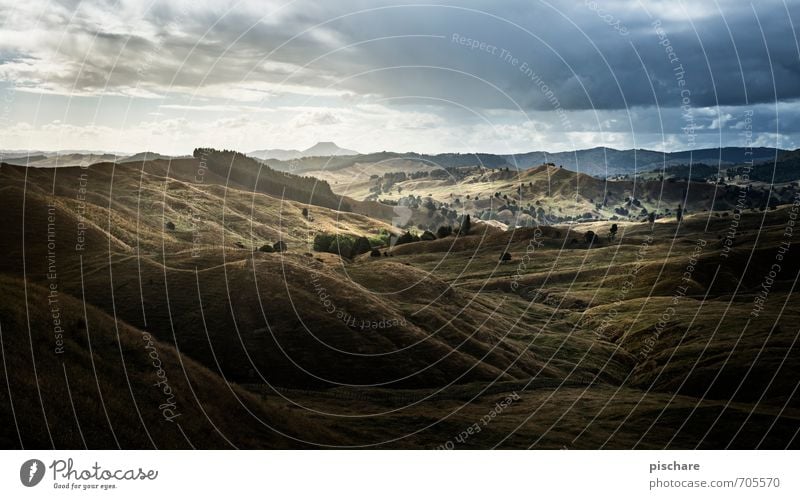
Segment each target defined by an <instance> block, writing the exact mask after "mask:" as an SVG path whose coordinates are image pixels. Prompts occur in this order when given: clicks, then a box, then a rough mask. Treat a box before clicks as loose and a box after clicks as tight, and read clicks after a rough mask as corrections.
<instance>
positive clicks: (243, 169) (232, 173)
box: [193, 148, 350, 211]
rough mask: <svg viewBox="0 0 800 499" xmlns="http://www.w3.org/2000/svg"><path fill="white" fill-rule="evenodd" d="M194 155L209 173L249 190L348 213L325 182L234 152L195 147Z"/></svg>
mask: <svg viewBox="0 0 800 499" xmlns="http://www.w3.org/2000/svg"><path fill="white" fill-rule="evenodd" d="M193 156H194V157H195V158H197V159H198V160H199V161H201V162H202V163H204V164H205V166H206V168H208V169H209V170H211V171H212V172H214V173H216V174H217V175H220V176H222V177H223V178H228V179H230V180H231V181H233V182H236V183H238V184H240V185H242V186H244V187H246V188H248V189H255V190H257V191H259V192H263V193H265V194H270V195H272V196H278V197H283V198H286V199H291V200H294V201H300V202H303V203H308V204H314V205H317V206H324V207H326V208H332V209H334V210H340V211H350V206H349V205H348V204H347V203H346V202H342V198H341V197H340V196H337V195H336V194H334V192H333V191H332V190H331V186H330V185H328V183H327V182H325V181H322V180H318V179H315V178H313V177H301V176H299V175H292V174H290V173H284V172H278V171H276V170H273V169H272V168H270V167H269V166H266V165H264V164H262V163H260V162H259V161H257V160H255V159H253V158H250V157H248V156H245V155H244V154H241V153H238V152H236V151H229V150H222V151H219V150H216V149H210V148H198V149H195V150H194V152H193Z"/></svg>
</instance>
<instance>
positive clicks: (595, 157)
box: [504, 147, 787, 176]
mask: <svg viewBox="0 0 800 499" xmlns="http://www.w3.org/2000/svg"><path fill="white" fill-rule="evenodd" d="M785 152H787V151H785V150H782V149H772V148H768V147H755V148H751V149H748V148H745V147H722V148H714V149H695V150H692V151H679V152H667V153H665V152H659V151H651V150H648V149H625V150H619V149H612V148H610V147H594V148H592V149H582V150H577V151H566V152H558V153H549V152H546V151H534V152H529V153H523V154H511V155H506V156H504V158H505V159H506V161H508V162H509V163H510V164H512V165H516V166H518V167H519V168H520V169H526V168H530V167H533V166H537V165H540V164H543V163H555V164H556V165H563V166H564V167H565V168H569V169H570V170H574V171H579V172H581V173H586V174H589V175H594V176H606V175H622V174H631V173H634V172H637V173H638V172H646V171H651V170H655V169H659V168H662V167H664V166H672V165H680V164H688V163H690V162H691V163H705V164H708V165H717V164H721V165H734V164H737V163H743V162H745V161H748V160H751V159H752V160H753V161H754V162H755V163H763V162H765V161H772V160H774V159H775V157H776V156H778V155H780V154H783V153H785Z"/></svg>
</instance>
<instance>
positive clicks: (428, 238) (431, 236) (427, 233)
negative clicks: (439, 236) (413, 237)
mask: <svg viewBox="0 0 800 499" xmlns="http://www.w3.org/2000/svg"><path fill="white" fill-rule="evenodd" d="M419 238H420V240H422V241H433V240H434V239H436V236H435V235H434V234H433V232H431V231H429V230H426V231H425V232H423V233H422V235H421V236H420V237H419Z"/></svg>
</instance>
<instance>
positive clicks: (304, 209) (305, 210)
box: [303, 208, 308, 218]
mask: <svg viewBox="0 0 800 499" xmlns="http://www.w3.org/2000/svg"><path fill="white" fill-rule="evenodd" d="M303 218H308V208H303Z"/></svg>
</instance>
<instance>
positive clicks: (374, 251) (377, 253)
mask: <svg viewBox="0 0 800 499" xmlns="http://www.w3.org/2000/svg"><path fill="white" fill-rule="evenodd" d="M369 256H371V257H373V258H374V257H378V256H381V252H380V250H377V249H374V250H372V251H370V252H369Z"/></svg>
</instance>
